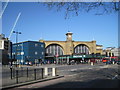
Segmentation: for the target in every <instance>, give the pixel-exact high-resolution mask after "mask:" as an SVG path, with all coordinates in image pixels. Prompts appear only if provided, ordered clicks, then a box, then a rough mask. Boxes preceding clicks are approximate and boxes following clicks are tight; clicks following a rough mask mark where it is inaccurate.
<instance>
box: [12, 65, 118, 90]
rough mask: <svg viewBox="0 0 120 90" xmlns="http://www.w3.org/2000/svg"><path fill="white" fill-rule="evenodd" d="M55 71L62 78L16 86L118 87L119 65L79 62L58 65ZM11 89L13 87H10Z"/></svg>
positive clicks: (36, 87)
mask: <svg viewBox="0 0 120 90" xmlns="http://www.w3.org/2000/svg"><path fill="white" fill-rule="evenodd" d="M49 67H51V66H49ZM54 67H57V72H58V74H59V75H64V77H63V78H59V79H55V80H50V81H45V82H40V83H35V84H30V85H25V86H21V87H17V88H14V89H18V88H22V89H23V88H24V89H27V88H30V89H40V88H91V87H92V88H96V87H99V88H109V87H110V88H118V87H119V86H118V82H119V79H120V78H119V75H118V74H120V73H119V72H118V68H119V67H120V66H119V65H116V64H114V65H105V64H103V63H99V64H95V65H94V66H91V65H90V64H79V65H58V66H56V65H55V66H54ZM12 90H13V88H12Z"/></svg>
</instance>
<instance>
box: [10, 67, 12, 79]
mask: <svg viewBox="0 0 120 90" xmlns="http://www.w3.org/2000/svg"><path fill="white" fill-rule="evenodd" d="M10 72H11V79H12V68H10Z"/></svg>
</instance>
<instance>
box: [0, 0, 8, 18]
mask: <svg viewBox="0 0 120 90" xmlns="http://www.w3.org/2000/svg"><path fill="white" fill-rule="evenodd" d="M8 2H9V0H7V2H6V4H5V6H4V8H3V10H2V12H1V13H0V19H1V18H2V15H3V13H4V11H5V9H6V7H7V5H8Z"/></svg>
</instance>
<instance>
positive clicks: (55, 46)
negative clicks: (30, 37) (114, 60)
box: [39, 32, 103, 60]
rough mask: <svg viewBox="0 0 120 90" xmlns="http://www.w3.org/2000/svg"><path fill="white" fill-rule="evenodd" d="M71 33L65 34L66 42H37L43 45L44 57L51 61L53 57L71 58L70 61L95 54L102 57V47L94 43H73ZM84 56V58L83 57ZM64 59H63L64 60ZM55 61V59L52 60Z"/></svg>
mask: <svg viewBox="0 0 120 90" xmlns="http://www.w3.org/2000/svg"><path fill="white" fill-rule="evenodd" d="M72 35H73V33H72V32H67V33H66V41H46V40H39V42H42V43H45V55H46V56H45V57H46V59H51V60H53V59H54V58H55V57H59V58H61V57H64V56H65V57H66V59H67V57H68V56H69V58H70V57H72V59H79V58H81V59H82V57H86V56H87V55H88V56H89V55H91V54H97V55H102V53H103V49H102V48H103V46H102V45H97V44H96V41H95V40H93V41H74V40H73V39H72ZM83 55H84V56H83ZM65 57H64V58H65ZM54 60H55V59H54Z"/></svg>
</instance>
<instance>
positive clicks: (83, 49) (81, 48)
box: [74, 44, 90, 54]
mask: <svg viewBox="0 0 120 90" xmlns="http://www.w3.org/2000/svg"><path fill="white" fill-rule="evenodd" d="M74 54H90V50H89V48H88V46H87V45H85V44H79V45H77V46H76V47H75V48H74Z"/></svg>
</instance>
